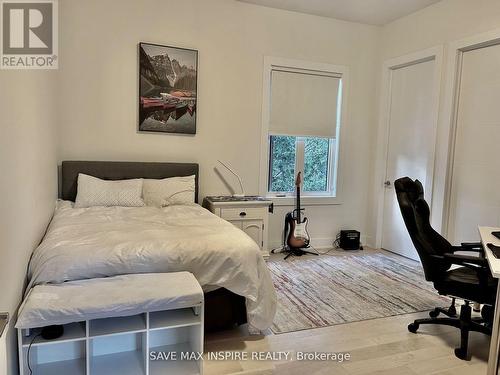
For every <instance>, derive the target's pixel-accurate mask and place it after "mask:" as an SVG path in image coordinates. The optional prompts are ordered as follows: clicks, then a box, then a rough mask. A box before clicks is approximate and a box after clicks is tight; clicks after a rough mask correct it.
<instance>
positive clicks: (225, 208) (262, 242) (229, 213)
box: [203, 196, 272, 258]
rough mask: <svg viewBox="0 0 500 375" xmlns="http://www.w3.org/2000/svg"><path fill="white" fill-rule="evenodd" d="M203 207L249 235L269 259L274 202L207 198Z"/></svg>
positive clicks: (258, 198) (258, 199)
mask: <svg viewBox="0 0 500 375" xmlns="http://www.w3.org/2000/svg"><path fill="white" fill-rule="evenodd" d="M203 206H204V207H205V208H207V209H208V210H210V211H211V212H212V213H214V214H215V215H217V216H220V217H221V218H223V219H224V220H227V221H229V222H230V223H232V224H233V225H235V226H236V227H238V228H240V229H241V230H242V231H244V232H245V233H246V234H248V235H249V236H250V237H251V238H252V239H253V240H254V241H255V242H256V243H257V245H259V247H260V249H261V251H262V256H264V258H267V257H269V251H268V246H267V238H268V228H269V212H272V201H270V200H267V199H264V198H261V197H244V198H233V197H228V196H217V197H206V198H205V199H204V201H203Z"/></svg>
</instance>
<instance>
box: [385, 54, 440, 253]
mask: <svg viewBox="0 0 500 375" xmlns="http://www.w3.org/2000/svg"><path fill="white" fill-rule="evenodd" d="M436 71H437V70H436V61H435V59H432V60H427V61H423V62H422V61H421V62H416V63H414V64H411V65H403V66H402V67H399V68H395V69H392V70H391V73H390V90H389V95H388V100H389V101H390V102H389V106H388V115H387V120H388V121H387V122H388V127H389V135H388V146H387V161H386V176H385V181H386V182H385V184H384V185H385V189H384V198H383V222H382V242H381V244H382V248H383V249H386V250H389V251H392V252H395V253H398V254H401V255H404V256H406V257H409V258H412V259H418V255H417V253H416V251H415V248H414V246H413V244H412V242H411V240H410V237H409V235H408V231H407V229H406V227H405V225H404V222H403V219H402V217H401V211H400V209H399V205H398V202H397V199H396V192H395V191H394V186H393V185H394V181H395V180H397V179H398V178H400V177H405V176H408V177H410V178H412V179H418V180H420V181H421V182H422V184H423V186H424V189H425V190H426V191H425V193H426V194H425V195H426V198H427V199H428V203H429V205H430V201H429V200H430V193H431V190H432V173H433V166H434V148H435V132H436V117H435V110H436V103H434V102H435V100H436V98H437V96H436V95H435V90H436V85H435V82H436V79H439V77H437V75H438V74H437V73H436Z"/></svg>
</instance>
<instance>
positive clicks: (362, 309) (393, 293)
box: [268, 250, 449, 333]
mask: <svg viewBox="0 0 500 375" xmlns="http://www.w3.org/2000/svg"><path fill="white" fill-rule="evenodd" d="M334 253H339V254H342V255H321V256H317V257H311V256H307V257H292V258H289V259H287V260H283V259H281V258H276V257H274V258H272V259H271V260H270V261H269V262H268V266H269V269H270V271H271V274H272V277H273V282H274V286H275V287H276V291H277V294H278V309H277V313H276V317H275V319H274V324H273V326H272V331H273V332H274V333H285V332H292V331H299V330H303V329H311V328H319V327H325V326H331V325H335V324H341V323H348V322H355V321H360V320H367V319H374V318H381V317H387V316H393V315H400V314H408V313H414V312H418V311H424V310H430V309H432V308H434V307H436V306H440V305H442V306H446V305H447V303H449V300H448V299H447V298H445V297H440V296H439V295H438V294H437V292H436V291H435V290H434V289H433V288H432V284H431V283H429V282H426V281H425V279H424V274H423V271H422V267H421V266H420V263H418V262H416V261H413V260H410V259H407V258H403V257H400V256H397V255H393V254H391V253H386V252H374V251H373V250H372V251H371V252H369V251H365V252H362V253H359V252H357V253H351V254H350V253H345V252H342V253H340V252H337V251H335V252H334ZM344 254H345V255H344Z"/></svg>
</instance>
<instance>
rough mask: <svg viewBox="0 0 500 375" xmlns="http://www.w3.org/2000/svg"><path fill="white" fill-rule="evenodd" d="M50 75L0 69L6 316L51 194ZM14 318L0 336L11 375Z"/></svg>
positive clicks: (1, 269)
mask: <svg viewBox="0 0 500 375" xmlns="http://www.w3.org/2000/svg"><path fill="white" fill-rule="evenodd" d="M56 74H57V73H56V72H47V71H30V72H28V71H5V70H1V71H0V113H1V116H0V173H1V174H0V176H1V177H0V178H1V184H0V212H1V215H0V286H1V292H0V311H8V312H9V313H10V315H11V316H15V311H16V309H17V307H18V305H19V303H20V300H21V298H22V288H23V282H24V275H25V274H26V266H27V263H28V259H29V257H30V255H31V252H32V251H33V249H34V248H35V247H36V246H37V245H38V243H39V241H40V239H41V238H42V235H43V233H44V232H45V229H46V226H47V224H48V222H49V220H50V218H51V216H52V213H53V209H54V205H55V200H56V197H57V144H56V141H57V134H56V119H55V116H54V114H55V111H56V109H55V107H54V105H55V91H54V88H55V77H56ZM14 320H15V319H12V320H11V324H10V328H9V329H8V331H7V332H6V333H4V335H5V337H2V339H1V340H0V374H3V371H6V369H8V370H9V371H10V372H8V373H9V374H15V372H14V371H15V369H16V366H17V364H16V360H17V359H16V358H17V357H16V356H17V350H16V345H15V330H14V329H13V323H14ZM5 340H6V341H7V347H6V348H5ZM5 353H6V355H7V363H5V360H4V358H5Z"/></svg>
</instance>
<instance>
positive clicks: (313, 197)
mask: <svg viewBox="0 0 500 375" xmlns="http://www.w3.org/2000/svg"><path fill="white" fill-rule="evenodd" d="M273 70H286V71H308V72H311V73H317V74H319V75H325V76H336V77H340V78H341V95H340V96H339V100H341V101H342V103H341V105H340V106H338V108H339V109H340V111H339V112H338V114H337V117H338V118H337V123H338V126H337V129H336V137H335V140H336V149H337V150H336V153H337V157H336V158H335V159H334V160H335V163H333V164H332V165H329V168H331V169H330V170H329V172H331V173H333V174H334V175H333V177H332V178H333V181H335V183H336V189H335V196H332V195H327V194H323V193H319V194H314V193H313V194H310V193H308V194H307V196H301V203H302V204H303V205H304V206H309V205H327V204H342V197H343V194H342V191H343V189H342V185H343V175H342V165H343V164H344V163H343V160H344V157H343V149H344V147H342V142H341V139H343V138H342V137H344V136H345V129H346V128H347V127H346V123H347V113H348V112H347V108H348V107H347V102H348V97H349V94H348V91H349V68H348V67H347V66H344V65H332V64H325V63H314V62H308V61H302V60H292V59H284V58H278V57H271V56H266V57H264V70H263V88H262V90H263V92H262V129H261V153H260V176H259V194H260V195H262V196H265V197H267V198H270V199H272V200H273V202H274V204H275V205H277V206H293V205H294V204H295V197H292V196H285V197H279V196H276V194H273V193H269V192H268V186H269V177H270V174H269V162H270V159H269V157H270V147H269V140H270V139H269V136H270V135H269V119H270V109H271V103H270V100H271V74H272V71H273ZM273 135H286V134H273ZM330 150H331V151H330V152H332V151H333V150H332V148H330ZM329 160H332V159H331V158H330V159H329ZM295 162H296V163H297V160H296V161H295Z"/></svg>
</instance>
